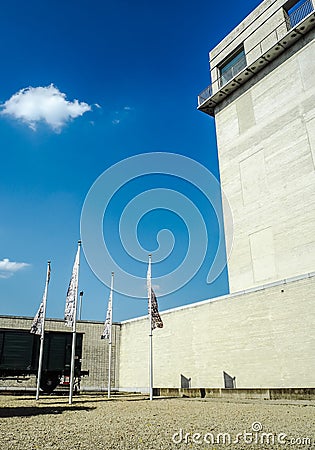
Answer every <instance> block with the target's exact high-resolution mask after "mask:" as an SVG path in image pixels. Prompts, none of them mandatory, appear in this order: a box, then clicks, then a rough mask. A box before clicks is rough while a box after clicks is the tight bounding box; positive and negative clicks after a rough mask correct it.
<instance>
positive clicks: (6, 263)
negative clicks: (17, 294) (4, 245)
mask: <svg viewBox="0 0 315 450" xmlns="http://www.w3.org/2000/svg"><path fill="white" fill-rule="evenodd" d="M28 266H30V264H28V263H24V262H22V263H19V262H15V261H10V260H9V259H8V258H4V259H3V260H2V261H0V278H10V277H12V275H14V273H15V272H18V271H19V270H21V269H24V267H28Z"/></svg>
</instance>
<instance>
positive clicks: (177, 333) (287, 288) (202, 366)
mask: <svg viewBox="0 0 315 450" xmlns="http://www.w3.org/2000/svg"><path fill="white" fill-rule="evenodd" d="M314 301H315V277H314V276H312V277H306V278H304V279H300V280H297V281H292V282H288V283H286V284H277V285H275V286H270V287H268V288H265V289H259V290H256V291H253V292H248V293H239V294H234V295H228V296H225V297H222V298H218V299H214V300H209V301H205V302H201V303H196V304H192V305H189V306H188V307H182V308H177V309H174V310H170V311H168V312H162V313H161V317H162V320H163V322H164V328H163V329H158V330H154V332H153V348H154V386H155V387H167V388H179V387H180V379H181V375H184V376H185V377H187V378H191V387H192V388H196V387H213V388H222V387H224V382H223V371H224V372H226V373H228V374H229V375H230V376H231V377H236V387H237V388H267V387H270V388H271V387H274V388H281V387H301V388H302V387H304V388H305V387H309V388H310V387H315V379H314V371H315V354H314V346H315V333H314V326H313V324H314V319H315V308H314ZM120 339H121V340H120V354H119V362H120V372H119V387H120V389H122V390H135V389H138V390H142V391H147V390H148V384H149V372H148V355H149V337H148V319H147V318H146V317H144V318H138V319H134V320H130V321H127V322H123V323H122V325H121V337H120Z"/></svg>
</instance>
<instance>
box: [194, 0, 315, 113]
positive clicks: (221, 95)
mask: <svg viewBox="0 0 315 450" xmlns="http://www.w3.org/2000/svg"><path fill="white" fill-rule="evenodd" d="M313 1H315V0H313ZM284 13H285V17H284V18H283V22H281V23H280V24H279V25H278V27H277V28H276V29H275V30H272V32H271V33H270V35H271V34H275V35H276V40H275V42H273V43H272V44H271V46H270V47H267V46H266V45H263V44H264V41H266V40H268V39H269V37H270V35H267V36H265V37H264V39H263V40H262V41H260V42H259V43H258V44H257V45H256V47H257V49H258V52H257V53H258V55H257V59H256V60H254V61H253V62H251V63H250V64H248V65H247V62H246V59H245V55H244V56H242V55H241V53H242V52H239V53H237V55H236V57H235V58H233V59H232V60H230V61H229V62H228V63H226V64H225V65H223V66H221V68H220V67H219V70H220V77H219V78H218V80H217V82H215V83H213V84H212V85H210V86H208V87H207V88H206V89H204V90H203V91H202V92H201V93H200V94H199V95H198V106H197V108H198V110H199V111H203V112H204V113H206V114H208V115H210V116H214V115H215V108H216V107H217V106H218V105H219V103H221V102H222V101H223V100H224V99H225V98H227V96H229V95H230V94H231V93H232V92H234V91H235V90H236V89H238V87H239V86H241V85H243V84H244V83H246V82H247V80H248V79H250V78H251V77H253V76H254V75H255V74H256V73H258V72H259V71H260V70H261V69H263V68H264V67H265V66H266V65H267V64H269V63H270V62H271V61H273V60H274V59H275V58H277V57H278V55H280V54H281V53H282V52H284V51H285V50H286V49H287V48H289V47H291V46H292V45H293V44H294V43H295V42H296V41H297V40H299V39H300V38H301V37H303V36H305V35H306V34H307V33H308V32H309V31H310V30H311V29H314V27H315V11H314V6H313V3H312V0H306V1H304V2H302V1H300V2H298V3H296V4H295V5H294V7H292V8H291V9H289V10H288V11H284ZM283 30H287V31H286V32H284V31H283ZM237 57H239V59H238V60H237Z"/></svg>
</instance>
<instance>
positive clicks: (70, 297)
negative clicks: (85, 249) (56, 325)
mask: <svg viewBox="0 0 315 450" xmlns="http://www.w3.org/2000/svg"><path fill="white" fill-rule="evenodd" d="M79 261H80V245H79V246H78V250H77V254H76V257H75V261H74V265H73V269H72V276H71V280H70V283H69V287H68V292H67V298H66V308H65V325H66V326H67V327H72V326H73V322H74V320H75V317H74V315H75V310H76V301H77V292H78V282H79Z"/></svg>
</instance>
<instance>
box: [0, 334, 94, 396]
mask: <svg viewBox="0 0 315 450" xmlns="http://www.w3.org/2000/svg"><path fill="white" fill-rule="evenodd" d="M82 341H83V334H82V333H77V334H76V351H75V368H74V375H75V377H76V379H77V380H80V378H81V376H83V375H88V372H87V371H81V358H82ZM39 347H40V336H38V335H35V334H31V333H30V332H29V330H20V329H16V330H13V329H6V328H0V378H2V379H5V378H11V379H12V378H13V379H15V378H16V379H18V380H19V381H21V380H23V377H24V378H25V377H27V376H29V375H37V371H38V359H39ZM71 348H72V333H66V332H60V331H45V339H44V353H43V364H42V374H41V383H40V388H41V389H42V390H43V391H44V392H47V393H50V392H52V391H53V390H54V389H55V388H56V387H57V386H58V384H59V383H60V382H61V380H62V379H63V380H64V379H67V377H69V375H70V366H71Z"/></svg>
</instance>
